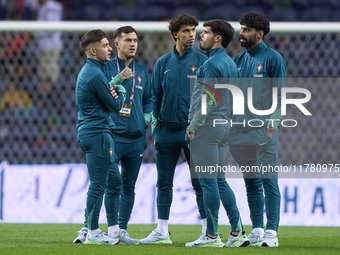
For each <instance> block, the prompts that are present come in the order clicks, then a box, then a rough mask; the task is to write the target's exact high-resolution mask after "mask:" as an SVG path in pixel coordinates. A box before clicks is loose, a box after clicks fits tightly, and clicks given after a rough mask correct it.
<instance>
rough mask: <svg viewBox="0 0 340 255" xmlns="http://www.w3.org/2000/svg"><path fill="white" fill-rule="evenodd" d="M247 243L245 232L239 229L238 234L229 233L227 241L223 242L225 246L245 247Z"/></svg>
mask: <svg viewBox="0 0 340 255" xmlns="http://www.w3.org/2000/svg"><path fill="white" fill-rule="evenodd" d="M248 245H249V239H248V238H247V236H246V232H244V231H241V232H240V233H239V234H238V236H233V235H231V234H230V235H229V238H228V242H226V243H225V245H224V246H225V247H245V246H248Z"/></svg>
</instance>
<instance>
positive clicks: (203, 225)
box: [201, 219, 207, 235]
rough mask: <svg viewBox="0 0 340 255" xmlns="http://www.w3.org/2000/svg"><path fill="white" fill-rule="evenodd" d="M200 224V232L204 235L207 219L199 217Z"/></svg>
mask: <svg viewBox="0 0 340 255" xmlns="http://www.w3.org/2000/svg"><path fill="white" fill-rule="evenodd" d="M201 224H202V234H203V235H206V234H207V219H201Z"/></svg>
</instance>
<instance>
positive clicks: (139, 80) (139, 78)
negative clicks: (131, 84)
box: [137, 75, 143, 84]
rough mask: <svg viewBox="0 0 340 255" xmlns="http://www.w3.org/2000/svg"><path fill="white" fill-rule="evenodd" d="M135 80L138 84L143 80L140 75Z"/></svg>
mask: <svg viewBox="0 0 340 255" xmlns="http://www.w3.org/2000/svg"><path fill="white" fill-rule="evenodd" d="M137 80H138V82H139V84H141V83H142V80H143V79H142V77H141V76H140V75H138V77H137Z"/></svg>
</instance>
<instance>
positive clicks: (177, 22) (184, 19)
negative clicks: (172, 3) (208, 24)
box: [169, 13, 198, 41]
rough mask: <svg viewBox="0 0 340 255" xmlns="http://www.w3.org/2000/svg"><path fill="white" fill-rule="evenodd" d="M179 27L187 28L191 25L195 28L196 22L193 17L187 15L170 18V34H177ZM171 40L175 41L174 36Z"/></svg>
mask: <svg viewBox="0 0 340 255" xmlns="http://www.w3.org/2000/svg"><path fill="white" fill-rule="evenodd" d="M181 25H188V26H190V25H192V26H195V27H197V26H198V20H197V19H196V17H195V16H193V15H190V14H189V13H182V14H178V15H177V16H176V17H174V18H172V19H171V20H170V22H169V30H170V32H171V34H172V33H173V32H178V31H179V29H180V27H181ZM172 36H173V35H172ZM173 38H174V40H175V41H176V38H175V37H174V36H173Z"/></svg>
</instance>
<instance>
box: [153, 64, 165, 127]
mask: <svg viewBox="0 0 340 255" xmlns="http://www.w3.org/2000/svg"><path fill="white" fill-rule="evenodd" d="M151 86H152V93H153V107H152V115H153V116H152V123H151V124H152V132H153V130H154V128H155V127H156V126H157V124H158V115H159V112H160V109H161V104H162V98H163V89H162V73H161V67H160V63H159V61H157V62H156V65H155V68H154V70H153V73H152V82H151Z"/></svg>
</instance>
